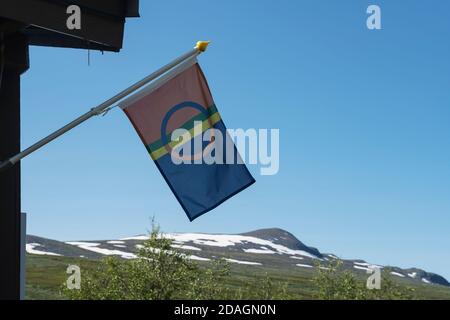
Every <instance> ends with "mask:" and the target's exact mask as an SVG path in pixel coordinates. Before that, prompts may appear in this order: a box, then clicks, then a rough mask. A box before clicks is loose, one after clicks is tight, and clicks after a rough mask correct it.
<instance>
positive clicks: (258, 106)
mask: <svg viewBox="0 0 450 320" xmlns="http://www.w3.org/2000/svg"><path fill="white" fill-rule="evenodd" d="M369 4H377V5H379V6H380V7H381V10H382V28H383V29H382V30H378V31H369V30H368V29H367V28H366V18H367V14H366V9H367V6H368V5H369ZM449 11H450V4H449V3H448V2H447V1H425V0H420V1H419V0H414V1H379V0H373V1H363V0H361V1H356V0H355V1H334V0H333V1H331V0H330V1H324V0H321V1H318V0H310V1H293V0H292V1H287V0H284V1H261V0H258V1H256V0H251V1H250V0H249V1H237V0H233V1H206V0H201V1H200V0H199V1H189V2H188V1H181V0H180V1H174V0H171V1H141V15H142V17H141V18H140V19H130V20H128V21H127V24H126V35H125V41H124V49H123V50H122V51H121V52H120V53H119V54H116V53H105V54H104V55H102V54H101V53H99V52H91V65H90V66H88V65H87V52H86V51H83V50H71V49H55V48H40V47H32V48H31V50H30V59H31V68H30V70H29V71H28V72H27V73H26V74H25V75H24V76H23V82H22V89H23V91H22V110H23V112H22V133H23V136H22V145H23V147H26V146H28V145H30V144H31V143H33V142H35V141H36V140H37V139H39V138H42V137H44V136H45V135H47V134H49V133H51V132H52V131H53V130H55V129H58V128H59V127H60V126H62V125H64V124H66V123H67V122H69V121H71V120H73V119H74V118H75V117H77V116H79V115H80V114H82V113H84V112H85V111H87V110H89V108H91V107H93V106H96V105H97V104H99V103H101V102H103V101H104V100H106V99H108V98H110V97H111V96H113V95H114V94H116V93H117V92H118V91H120V90H122V89H124V88H126V87H127V86H128V85H130V84H132V83H133V82H135V81H137V80H139V79H140V78H142V77H144V76H146V75H147V74H149V73H150V72H152V71H154V70H155V69H157V68H158V67H160V66H162V65H163V64H165V63H167V62H168V61H170V60H171V59H173V58H175V57H177V56H178V55H180V54H182V53H184V52H186V51H187V50H189V49H190V48H192V46H193V45H194V44H195V42H196V41H197V40H202V39H209V40H212V41H213V43H212V45H211V47H210V49H209V51H208V52H207V53H206V54H204V55H202V56H201V57H200V63H201V65H202V67H203V70H204V72H205V74H206V76H207V79H208V81H209V84H210V87H211V90H212V92H213V95H214V98H215V102H216V104H217V106H218V108H219V110H220V111H221V114H222V117H223V118H224V120H225V123H226V124H227V125H228V127H230V128H279V129H280V137H281V138H280V139H281V146H280V148H281V149H280V152H281V164H280V172H279V174H278V175H276V176H260V175H259V168H258V167H257V166H251V167H250V169H251V171H252V172H253V174H254V176H255V178H256V180H257V182H256V184H255V185H253V186H252V187H250V188H249V189H247V190H245V191H244V192H242V193H241V194H239V195H238V196H236V197H234V198H233V199H231V200H229V201H228V202H226V203H225V204H223V205H222V206H220V207H219V208H217V209H215V210H214V211H212V212H210V213H208V214H206V215H204V216H203V217H201V218H199V219H198V220H196V221H195V222H193V223H190V222H189V221H188V219H187V218H186V216H185V214H184V212H183V210H182V209H181V207H180V205H179V204H178V203H177V201H176V200H175V198H174V196H173V195H172V193H171V192H170V190H169V188H168V186H167V185H166V184H165V182H164V180H163V178H162V177H161V176H160V174H159V172H158V170H157V168H156V166H155V165H154V164H153V162H152V160H151V159H150V157H149V156H148V154H147V151H146V150H145V148H144V147H143V145H142V144H141V142H140V140H139V138H138V137H137V135H136V133H135V131H134V129H133V128H132V126H131V124H130V123H129V122H128V120H127V119H126V117H125V116H124V114H123V113H122V112H121V111H120V110H113V111H111V112H110V113H109V114H108V115H107V116H106V117H100V118H95V119H92V120H90V121H89V122H87V123H85V124H83V125H81V126H80V127H78V128H76V129H75V130H73V131H71V132H70V133H68V134H67V135H65V136H63V137H62V138H60V139H59V140H57V141H55V142H53V143H52V144H50V145H48V146H47V147H45V148H44V149H42V150H40V151H38V152H36V153H35V154H33V155H31V156H30V157H28V158H27V159H25V160H24V161H23V162H22V167H23V176H22V181H23V198H22V199H23V211H25V212H27V213H28V214H29V225H28V232H29V233H31V234H36V235H40V236H44V237H49V238H55V239H60V240H76V239H85V240H87V239H105V238H107V239H112V238H118V237H124V236H130V235H135V234H140V233H145V232H146V231H147V230H148V229H149V228H150V221H151V218H152V216H155V217H156V219H157V221H158V222H159V223H160V224H161V226H162V229H163V230H164V231H200V232H218V233H238V232H245V231H250V230H254V229H258V228H267V227H280V228H284V229H286V230H288V231H290V232H292V233H293V234H295V235H296V236H297V237H298V238H299V239H300V240H301V241H303V242H305V243H306V244H308V245H311V246H315V247H318V248H319V249H320V250H321V251H323V252H331V253H335V254H337V255H339V256H341V257H343V258H363V259H366V260H368V261H370V262H373V263H380V264H391V265H397V266H400V267H412V266H415V267H421V268H424V269H426V270H428V271H432V272H436V273H440V274H442V275H444V276H446V277H447V278H448V279H450V250H449V248H450V232H449V231H450V196H449V195H450V148H449V144H450V123H449V121H450V106H449V102H450V42H449V40H448V39H449V31H450V20H449V19H448V12H449Z"/></svg>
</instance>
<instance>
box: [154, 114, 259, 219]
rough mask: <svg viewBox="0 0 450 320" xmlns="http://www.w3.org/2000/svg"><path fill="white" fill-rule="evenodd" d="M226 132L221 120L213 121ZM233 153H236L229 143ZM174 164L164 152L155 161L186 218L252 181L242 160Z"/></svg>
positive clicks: (212, 206)
mask: <svg viewBox="0 0 450 320" xmlns="http://www.w3.org/2000/svg"><path fill="white" fill-rule="evenodd" d="M214 128H216V129H219V130H220V131H221V132H222V133H223V137H225V136H226V134H227V133H226V128H225V125H224V124H223V122H222V121H219V122H218V123H216V124H215V125H214ZM233 148H234V154H235V155H238V151H237V150H236V147H235V146H234V145H233ZM223 159H224V161H223V162H224V164H205V163H203V164H184V163H183V164H179V165H177V164H175V163H173V161H172V158H171V155H170V153H169V154H166V155H165V156H163V157H161V158H159V159H158V160H156V161H155V163H156V165H157V166H158V169H159V170H160V172H161V174H162V175H163V176H164V178H165V180H166V182H167V183H168V185H169V186H170V188H171V190H172V192H173V193H174V194H175V196H176V198H177V199H178V201H179V202H180V204H181V206H182V207H183V209H184V211H185V212H186V215H187V216H188V218H189V220H190V221H193V220H195V219H196V218H198V217H200V216H201V215H203V214H205V213H207V212H208V211H210V210H212V209H214V208H215V207H217V206H218V205H220V204H221V203H223V202H224V201H226V200H227V199H229V198H231V197H232V196H234V195H235V194H237V193H239V192H240V191H242V190H244V189H245V188H247V187H248V186H250V185H251V184H253V183H254V182H255V179H254V178H253V177H252V175H251V174H250V172H249V171H248V169H247V167H246V166H245V164H238V163H236V162H234V163H233V164H226V161H225V159H226V153H225V152H224V153H223Z"/></svg>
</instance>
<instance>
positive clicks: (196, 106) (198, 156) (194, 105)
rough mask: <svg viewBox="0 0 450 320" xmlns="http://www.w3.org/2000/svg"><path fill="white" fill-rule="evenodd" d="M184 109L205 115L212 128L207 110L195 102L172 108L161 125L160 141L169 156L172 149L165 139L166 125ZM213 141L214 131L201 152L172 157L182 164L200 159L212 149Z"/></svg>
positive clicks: (187, 102) (173, 155)
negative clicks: (190, 109) (194, 110)
mask: <svg viewBox="0 0 450 320" xmlns="http://www.w3.org/2000/svg"><path fill="white" fill-rule="evenodd" d="M186 108H192V109H196V110H198V111H200V113H202V114H203V115H205V117H206V119H208V123H209V126H210V128H213V123H212V120H211V118H210V114H209V112H208V110H207V109H206V108H204V107H203V106H202V105H200V104H198V103H196V102H192V101H185V102H182V103H180V104H177V105H176V106H174V107H172V108H171V109H170V110H169V111H168V112H167V114H166V115H165V117H164V119H163V121H162V123H161V141H162V143H163V145H164V147H165V149H166V150H167V152H168V153H169V154H170V153H172V150H173V148H172V147H171V146H170V144H169V141H168V138H167V125H168V124H169V120H170V118H172V116H173V115H174V114H175V113H176V112H178V111H180V110H182V109H186ZM202 132H203V128H202ZM202 141H203V139H202ZM214 141H215V136H214V131H212V134H211V142H210V143H209V144H208V145H207V146H206V147H205V148H204V149H203V150H202V151H201V152H198V153H196V154H194V155H184V154H183V156H180V155H179V154H176V153H173V154H172V157H175V158H178V159H180V160H182V161H183V162H189V161H193V160H199V159H202V157H203V154H204V153H205V152H207V151H209V150H210V149H211V148H212V146H213V144H214Z"/></svg>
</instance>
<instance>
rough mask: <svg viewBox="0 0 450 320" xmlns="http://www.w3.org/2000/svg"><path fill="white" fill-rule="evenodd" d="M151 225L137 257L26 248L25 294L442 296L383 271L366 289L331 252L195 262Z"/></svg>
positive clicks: (438, 289)
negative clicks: (73, 285) (76, 269)
mask: <svg viewBox="0 0 450 320" xmlns="http://www.w3.org/2000/svg"><path fill="white" fill-rule="evenodd" d="M171 244H172V243H171V240H169V239H165V238H161V236H160V233H159V230H158V228H153V230H152V232H151V236H150V237H149V240H147V241H146V242H145V243H144V244H143V245H142V246H141V247H140V248H139V249H138V252H137V259H132V260H126V259H120V258H116V257H108V258H104V259H103V260H99V261H96V260H88V259H74V258H66V257H57V256H54V257H53V256H29V257H28V263H27V298H28V299H74V300H78V299H81V300H91V299H95V300H97V299H99V300H130V299H132V300H160V299H193V300H203V299H238V300H239V299H264V300H279V299H281V300H283V299H329V300H335V299H337V300H348V299H350V300H363V299H383V300H385V299H450V290H449V289H448V288H446V287H443V286H438V285H417V284H416V285H411V283H403V282H402V281H401V280H397V279H395V280H394V279H393V278H392V277H391V276H390V274H389V272H388V271H385V272H383V275H382V282H381V289H380V290H368V289H367V288H366V286H365V280H366V279H363V278H361V277H358V276H357V275H355V274H354V273H351V272H349V271H345V270H343V269H342V264H341V263H340V261H339V260H336V261H335V263H334V264H331V265H327V268H324V267H323V266H320V265H319V264H318V265H317V267H316V268H315V269H311V270H301V271H288V270H281V271H280V270H278V269H270V268H265V267H263V266H242V265H230V264H228V263H226V262H225V261H224V260H216V261H213V262H211V261H208V262H203V261H201V262H196V261H193V260H192V259H189V256H187V255H186V254H185V253H182V252H180V251H178V250H177V249H174V248H173V247H172V246H171ZM69 264H75V265H78V266H80V267H81V270H82V275H81V276H82V283H81V289H80V290H69V289H67V286H66V284H65V281H66V280H67V277H68V275H67V274H66V269H67V266H68V265H69Z"/></svg>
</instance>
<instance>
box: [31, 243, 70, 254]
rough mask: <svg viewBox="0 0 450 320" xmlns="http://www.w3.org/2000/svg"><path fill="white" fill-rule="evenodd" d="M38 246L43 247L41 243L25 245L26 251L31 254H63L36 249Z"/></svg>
mask: <svg viewBox="0 0 450 320" xmlns="http://www.w3.org/2000/svg"><path fill="white" fill-rule="evenodd" d="M36 247H42V245H41V244H39V243H27V244H26V246H25V248H26V251H27V253H29V254H37V255H41V256H61V255H60V254H57V253H53V252H47V251H41V250H36V249H35V248H36Z"/></svg>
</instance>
